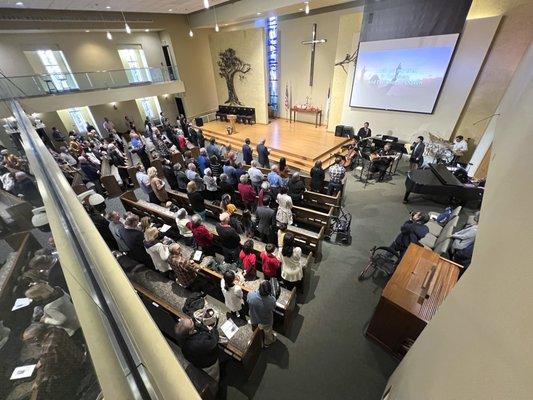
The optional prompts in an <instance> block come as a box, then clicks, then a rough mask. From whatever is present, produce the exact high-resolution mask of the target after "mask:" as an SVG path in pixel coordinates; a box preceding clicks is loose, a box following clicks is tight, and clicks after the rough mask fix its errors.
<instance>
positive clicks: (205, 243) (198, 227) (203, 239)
mask: <svg viewBox="0 0 533 400" xmlns="http://www.w3.org/2000/svg"><path fill="white" fill-rule="evenodd" d="M187 228H189V229H190V230H191V232H192V236H193V238H194V240H195V242H196V244H197V245H198V246H199V247H200V249H202V251H203V253H204V254H205V255H208V256H214V255H215V249H214V248H213V234H212V233H211V232H209V230H207V228H206V227H205V226H204V225H203V224H202V217H201V216H199V215H198V214H194V215H193V216H192V217H191V221H190V222H189V223H187Z"/></svg>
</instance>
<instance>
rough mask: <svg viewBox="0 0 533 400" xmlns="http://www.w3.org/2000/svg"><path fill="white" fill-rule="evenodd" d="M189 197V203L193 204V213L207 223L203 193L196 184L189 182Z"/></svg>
mask: <svg viewBox="0 0 533 400" xmlns="http://www.w3.org/2000/svg"><path fill="white" fill-rule="evenodd" d="M187 197H188V198H189V203H191V208H192V211H193V212H194V213H196V214H198V215H200V216H201V217H202V219H203V220H204V221H205V216H206V215H205V204H204V197H203V196H202V193H200V192H199V191H198V190H197V187H196V183H194V182H189V183H188V184H187Z"/></svg>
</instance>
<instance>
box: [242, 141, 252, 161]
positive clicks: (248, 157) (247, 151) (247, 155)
mask: <svg viewBox="0 0 533 400" xmlns="http://www.w3.org/2000/svg"><path fill="white" fill-rule="evenodd" d="M242 158H243V159H244V163H245V164H248V165H250V164H251V162H252V160H253V159H254V157H253V155H252V148H251V147H250V146H248V145H247V144H243V145H242Z"/></svg>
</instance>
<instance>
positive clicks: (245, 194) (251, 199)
mask: <svg viewBox="0 0 533 400" xmlns="http://www.w3.org/2000/svg"><path fill="white" fill-rule="evenodd" d="M239 180H240V182H239V185H238V186H237V188H238V190H239V194H240V195H241V200H242V202H243V204H244V208H245V209H247V210H250V211H251V212H255V208H256V204H257V198H256V193H255V190H254V188H253V187H252V185H251V183H250V178H249V176H248V174H244V175H241V177H240V178H239Z"/></svg>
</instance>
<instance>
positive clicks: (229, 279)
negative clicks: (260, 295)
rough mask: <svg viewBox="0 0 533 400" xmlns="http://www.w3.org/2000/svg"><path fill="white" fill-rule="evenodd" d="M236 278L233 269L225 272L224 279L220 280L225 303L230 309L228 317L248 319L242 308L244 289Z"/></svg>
mask: <svg viewBox="0 0 533 400" xmlns="http://www.w3.org/2000/svg"><path fill="white" fill-rule="evenodd" d="M236 278H237V277H236V275H235V272H233V271H231V270H228V271H226V272H224V279H222V280H221V281H220V288H221V289H222V294H223V295H224V304H225V305H226V307H228V309H229V313H228V318H237V317H240V318H241V319H243V320H244V321H246V313H245V312H244V310H243V308H242V306H243V305H244V300H243V294H242V289H241V287H240V286H238V285H236V284H235V283H236V282H238V279H236Z"/></svg>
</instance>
